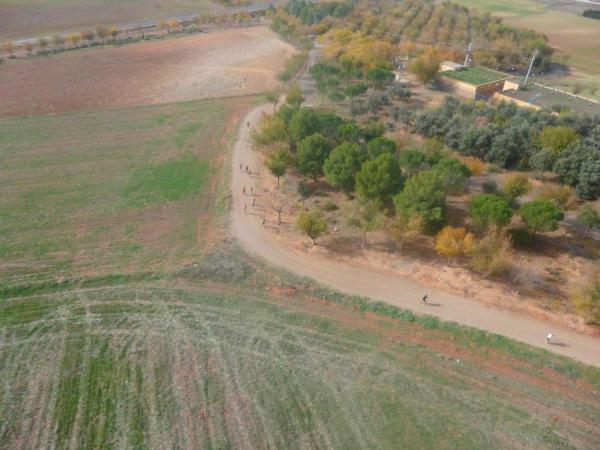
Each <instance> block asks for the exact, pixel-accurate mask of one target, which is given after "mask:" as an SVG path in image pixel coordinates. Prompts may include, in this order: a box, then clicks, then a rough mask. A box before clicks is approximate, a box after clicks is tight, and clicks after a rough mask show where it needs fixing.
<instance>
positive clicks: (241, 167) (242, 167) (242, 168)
mask: <svg viewBox="0 0 600 450" xmlns="http://www.w3.org/2000/svg"><path fill="white" fill-rule="evenodd" d="M242 170H244V165H243V164H242V163H240V172H241V171H242Z"/></svg>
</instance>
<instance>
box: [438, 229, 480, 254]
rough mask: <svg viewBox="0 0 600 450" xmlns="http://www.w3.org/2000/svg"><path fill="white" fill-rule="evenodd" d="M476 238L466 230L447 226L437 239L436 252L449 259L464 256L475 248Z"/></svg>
mask: <svg viewBox="0 0 600 450" xmlns="http://www.w3.org/2000/svg"><path fill="white" fill-rule="evenodd" d="M474 240H475V237H474V236H473V235H472V234H471V233H467V230H465V229H464V228H462V227H460V228H454V227H451V226H446V227H444V228H442V229H441V230H440V232H439V233H438V234H437V235H436V237H435V251H436V252H438V253H439V254H440V255H444V256H447V257H448V258H455V257H457V256H462V255H464V254H466V253H467V252H469V251H470V250H471V249H472V248H473V243H474Z"/></svg>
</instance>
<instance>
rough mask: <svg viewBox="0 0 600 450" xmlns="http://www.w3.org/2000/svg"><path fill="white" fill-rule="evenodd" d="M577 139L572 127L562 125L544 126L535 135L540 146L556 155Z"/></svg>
mask: <svg viewBox="0 0 600 450" xmlns="http://www.w3.org/2000/svg"><path fill="white" fill-rule="evenodd" d="M578 139H579V135H578V134H577V133H576V132H575V130H573V129H572V128H569V127H566V126H564V125H558V126H546V127H544V128H542V130H541V131H540V133H539V134H538V135H537V138H536V142H537V144H538V145H539V147H540V148H547V149H549V150H550V151H551V152H552V155H553V156H554V157H557V156H558V155H559V154H560V153H561V152H562V151H563V150H564V149H565V148H567V146H568V145H569V144H571V143H572V142H575V141H576V140H578Z"/></svg>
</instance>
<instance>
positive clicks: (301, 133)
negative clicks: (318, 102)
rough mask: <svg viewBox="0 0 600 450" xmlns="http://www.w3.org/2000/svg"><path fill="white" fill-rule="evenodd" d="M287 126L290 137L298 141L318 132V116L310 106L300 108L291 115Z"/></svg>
mask: <svg viewBox="0 0 600 450" xmlns="http://www.w3.org/2000/svg"><path fill="white" fill-rule="evenodd" d="M288 128H289V130H290V136H291V138H292V139H293V140H294V142H296V143H298V142H299V141H301V140H302V139H304V138H306V137H308V136H311V135H313V134H315V133H318V132H319V117H318V116H317V113H316V112H315V110H314V109H312V108H306V107H304V108H300V109H299V110H298V111H296V113H295V114H294V115H293V116H292V118H291V120H290V124H289V127H288Z"/></svg>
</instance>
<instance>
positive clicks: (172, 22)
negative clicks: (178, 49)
mask: <svg viewBox="0 0 600 450" xmlns="http://www.w3.org/2000/svg"><path fill="white" fill-rule="evenodd" d="M168 26H169V30H177V29H179V28H180V27H181V24H180V23H179V20H177V19H172V20H169V23H168Z"/></svg>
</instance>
